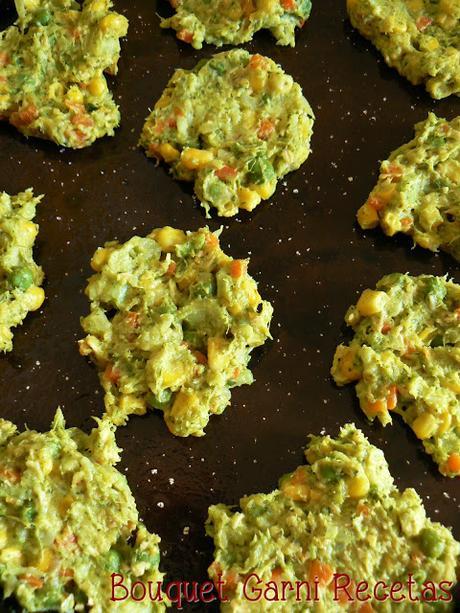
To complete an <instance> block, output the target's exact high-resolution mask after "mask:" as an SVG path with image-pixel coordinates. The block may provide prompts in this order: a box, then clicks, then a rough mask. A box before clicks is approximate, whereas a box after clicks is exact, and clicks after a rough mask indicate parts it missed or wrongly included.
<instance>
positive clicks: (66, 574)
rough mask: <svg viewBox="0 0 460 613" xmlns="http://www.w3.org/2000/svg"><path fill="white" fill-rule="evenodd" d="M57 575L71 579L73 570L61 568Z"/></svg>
mask: <svg viewBox="0 0 460 613" xmlns="http://www.w3.org/2000/svg"><path fill="white" fill-rule="evenodd" d="M59 575H60V576H61V577H73V575H74V573H73V569H72V568H62V569H61V570H60V571H59Z"/></svg>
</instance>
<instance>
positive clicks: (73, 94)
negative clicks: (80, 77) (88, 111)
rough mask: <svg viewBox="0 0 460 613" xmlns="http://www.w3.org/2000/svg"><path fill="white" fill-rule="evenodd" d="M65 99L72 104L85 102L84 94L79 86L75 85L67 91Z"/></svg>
mask: <svg viewBox="0 0 460 613" xmlns="http://www.w3.org/2000/svg"><path fill="white" fill-rule="evenodd" d="M65 99H66V101H67V102H70V104H83V100H84V96H83V92H82V91H81V89H80V88H79V87H77V86H76V85H73V86H72V87H71V88H70V89H69V91H68V92H67V94H66V96H65Z"/></svg>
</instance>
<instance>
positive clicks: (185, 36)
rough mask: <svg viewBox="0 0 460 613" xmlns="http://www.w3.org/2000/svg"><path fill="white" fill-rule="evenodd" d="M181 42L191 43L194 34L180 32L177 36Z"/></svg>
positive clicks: (185, 31)
mask: <svg viewBox="0 0 460 613" xmlns="http://www.w3.org/2000/svg"><path fill="white" fill-rule="evenodd" d="M176 36H177V38H178V39H179V40H182V41H183V42H184V43H191V42H192V41H193V33H192V32H189V31H188V30H179V32H177V34H176Z"/></svg>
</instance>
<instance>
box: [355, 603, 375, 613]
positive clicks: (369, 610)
mask: <svg viewBox="0 0 460 613" xmlns="http://www.w3.org/2000/svg"><path fill="white" fill-rule="evenodd" d="M358 613H374V607H373V606H372V605H371V603H370V602H364V603H363V604H362V605H361V606H360V607H359V609H358Z"/></svg>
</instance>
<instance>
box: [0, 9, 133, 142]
mask: <svg viewBox="0 0 460 613" xmlns="http://www.w3.org/2000/svg"><path fill="white" fill-rule="evenodd" d="M111 4H112V3H111V2H110V0H85V2H84V3H83V5H81V4H80V3H78V2H75V1H74V0H45V1H44V2H38V1H37V0H25V1H22V2H19V0H17V1H16V5H17V8H18V14H19V19H18V21H17V22H16V23H15V24H14V25H12V26H11V27H9V28H7V29H6V30H5V31H4V32H2V33H1V34H0V117H1V118H3V119H8V120H9V122H10V123H11V124H13V125H14V126H15V127H16V128H17V129H18V130H19V131H20V132H22V133H23V134H24V135H26V136H37V137H40V138H45V139H48V140H52V141H54V142H55V143H57V144H58V145H62V146H63V147H72V148H74V149H80V148H82V147H87V146H88V145H91V143H93V142H94V141H95V140H96V139H97V138H100V137H101V136H105V135H110V136H112V135H113V133H114V128H116V127H117V126H118V124H119V122H120V113H119V111H118V107H117V105H116V104H115V102H114V100H113V98H112V94H111V92H110V91H109V89H108V87H107V82H106V80H105V77H104V74H103V73H104V71H105V72H108V73H110V74H116V72H117V62H118V58H119V54H120V43H119V38H120V37H121V36H124V35H125V34H126V32H127V28H128V22H127V20H126V18H125V17H123V16H122V15H119V14H118V13H113V12H110V10H109V9H110V6H111Z"/></svg>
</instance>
